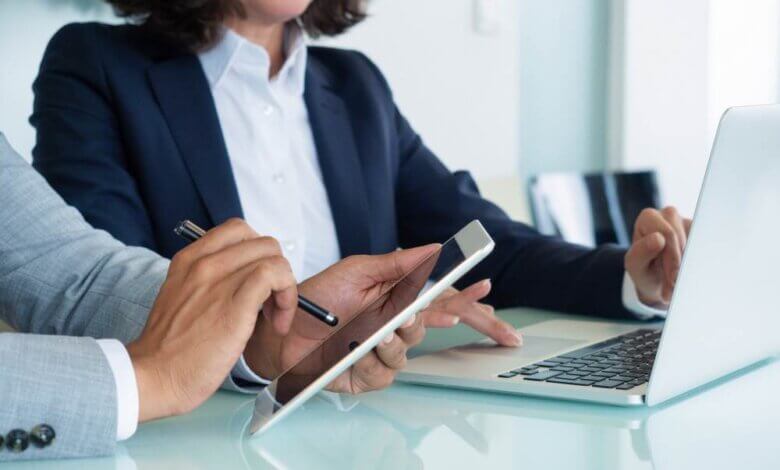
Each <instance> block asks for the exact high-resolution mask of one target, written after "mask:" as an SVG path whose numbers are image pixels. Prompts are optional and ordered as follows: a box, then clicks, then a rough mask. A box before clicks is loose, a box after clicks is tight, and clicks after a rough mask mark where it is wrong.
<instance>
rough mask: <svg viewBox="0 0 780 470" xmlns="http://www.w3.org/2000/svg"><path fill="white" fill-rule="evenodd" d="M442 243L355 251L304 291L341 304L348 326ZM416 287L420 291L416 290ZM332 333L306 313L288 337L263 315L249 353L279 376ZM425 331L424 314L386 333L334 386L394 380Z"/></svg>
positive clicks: (253, 362) (373, 385) (262, 369)
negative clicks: (374, 252)
mask: <svg viewBox="0 0 780 470" xmlns="http://www.w3.org/2000/svg"><path fill="white" fill-rule="evenodd" d="M436 247H437V245H430V246H424V247H420V248H414V249H410V250H401V251H396V252H393V253H390V254H387V255H380V256H352V257H349V258H346V259H344V260H342V261H341V262H339V263H337V264H335V265H333V266H331V267H330V268H328V269H326V270H325V271H323V272H321V273H320V274H318V275H316V276H314V277H312V278H310V279H308V280H306V281H304V282H303V283H301V284H300V285H299V286H298V290H299V292H302V293H304V294H306V295H310V296H311V297H312V298H317V299H318V300H319V301H320V302H321V304H322V305H323V306H326V307H331V308H335V306H338V311H339V315H340V316H341V321H342V324H344V325H346V324H347V323H348V322H349V321H350V319H351V318H352V317H354V316H355V315H356V314H358V313H360V312H362V313H361V315H366V314H368V315H371V314H372V312H370V311H368V312H365V311H364V309H365V308H366V307H369V306H371V308H374V307H375V304H374V301H375V300H376V299H377V298H379V297H380V296H381V295H382V294H383V293H385V292H387V291H388V289H389V287H390V286H391V285H392V284H393V283H394V282H395V281H396V280H398V279H399V278H401V277H403V276H404V275H405V274H406V273H408V272H409V271H411V270H412V268H413V267H414V266H416V265H417V264H418V263H419V262H420V261H421V260H423V259H425V258H426V257H428V255H430V254H431V253H433V252H434V251H435V250H436ZM426 279H427V278H426ZM423 282H424V280H423ZM416 292H417V291H416V290H414V293H415V294H416ZM389 300H390V301H392V300H393V299H392V298H391V299H389ZM330 333H331V330H330V329H329V328H327V327H325V326H324V325H322V324H321V323H320V322H317V321H314V320H313V319H312V318H311V317H308V316H303V315H297V316H296V317H295V320H294V321H293V325H292V328H291V329H290V332H289V333H288V334H287V335H285V336H279V335H278V334H276V333H275V332H274V331H273V329H272V328H271V327H270V326H269V325H268V324H267V323H266V322H265V321H262V320H261V321H259V322H258V323H257V326H256V328H255V333H254V334H253V336H252V339H251V340H250V341H249V344H248V345H247V349H246V351H245V353H244V357H245V359H246V361H247V363H248V364H249V366H250V367H251V368H252V369H253V370H254V371H255V372H256V373H258V375H260V376H262V377H267V378H276V377H277V376H278V375H279V374H280V373H281V372H283V371H284V370H286V369H287V368H289V367H290V366H292V365H294V364H296V363H298V361H299V360H300V359H301V358H302V357H303V356H304V355H305V354H306V353H308V352H309V351H311V350H312V349H314V348H315V347H316V346H318V345H319V344H320V343H321V342H322V340H323V339H325V338H326V337H327V336H328V335H329V334H330ZM424 336H425V327H424V325H423V322H422V319H421V318H420V317H419V316H416V317H414V318H412V319H411V320H410V321H408V322H407V323H406V324H404V325H402V327H401V328H399V329H398V330H396V332H395V333H393V334H391V335H389V336H388V337H387V338H385V339H384V340H383V341H382V342H381V343H380V344H379V346H377V347H376V348H374V350H373V351H372V352H371V353H370V354H367V355H366V356H365V357H363V358H362V359H361V360H360V361H358V362H357V363H356V364H355V365H354V366H352V367H351V368H350V369H348V370H347V371H346V372H344V373H343V374H342V375H340V376H339V377H338V378H337V379H336V380H335V381H333V382H332V383H331V384H330V385H329V386H328V389H329V390H331V391H336V392H345V393H362V392H367V391H370V390H376V389H380V388H384V387H386V386H388V385H390V384H391V383H392V381H393V380H394V379H395V375H396V374H397V372H398V371H399V370H400V369H401V368H403V367H404V365H405V364H406V353H407V351H408V350H409V348H411V347H412V346H415V345H417V344H419V343H420V342H421V341H422V339H423V337H424ZM265 350H271V351H279V352H280V353H279V354H278V355H269V354H266V353H264V351H265ZM334 353H335V354H340V353H341V352H338V351H334ZM326 354H328V352H326ZM327 360H328V358H324V357H323V358H322V360H321V362H322V363H326V362H327ZM311 365H312V368H313V370H312V371H311V372H312V373H319V372H321V370H319V368H318V367H319V365H318V363H313V364H311Z"/></svg>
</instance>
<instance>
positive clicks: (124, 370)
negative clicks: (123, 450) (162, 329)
mask: <svg viewBox="0 0 780 470" xmlns="http://www.w3.org/2000/svg"><path fill="white" fill-rule="evenodd" d="M97 343H98V346H100V349H102V350H103V354H105V356H106V360H107V361H108V366H109V367H110V368H111V372H112V373H113V374H114V384H115V385H116V440H117V441H124V440H125V439H128V438H129V437H130V436H132V435H133V434H135V430H136V429H137V428H138V385H137V384H136V381H135V369H133V362H132V361H131V360H130V355H129V354H128V353H127V349H125V346H124V345H123V344H122V343H121V342H119V341H117V340H115V339H99V340H97Z"/></svg>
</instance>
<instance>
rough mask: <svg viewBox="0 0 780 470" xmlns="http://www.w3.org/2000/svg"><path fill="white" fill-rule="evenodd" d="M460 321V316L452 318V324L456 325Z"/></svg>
mask: <svg viewBox="0 0 780 470" xmlns="http://www.w3.org/2000/svg"><path fill="white" fill-rule="evenodd" d="M458 323H460V317H452V319H451V320H450V324H452V326H455V325H457V324H458Z"/></svg>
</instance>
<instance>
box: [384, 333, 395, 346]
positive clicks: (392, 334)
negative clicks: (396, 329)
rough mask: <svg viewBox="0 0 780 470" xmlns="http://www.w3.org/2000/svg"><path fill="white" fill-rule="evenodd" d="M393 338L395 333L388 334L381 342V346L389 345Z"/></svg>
mask: <svg viewBox="0 0 780 470" xmlns="http://www.w3.org/2000/svg"><path fill="white" fill-rule="evenodd" d="M394 336H395V333H390V334H389V335H387V337H386V338H385V339H383V340H382V344H390V343H392V342H393V337H394Z"/></svg>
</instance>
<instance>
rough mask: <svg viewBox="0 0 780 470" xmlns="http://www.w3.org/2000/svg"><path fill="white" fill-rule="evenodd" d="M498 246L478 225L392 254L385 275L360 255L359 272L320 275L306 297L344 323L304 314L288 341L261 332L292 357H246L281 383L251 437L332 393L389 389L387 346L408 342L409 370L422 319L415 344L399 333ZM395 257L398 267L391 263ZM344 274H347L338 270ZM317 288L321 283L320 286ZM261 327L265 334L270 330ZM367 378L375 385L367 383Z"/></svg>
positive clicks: (264, 398) (260, 403)
mask: <svg viewBox="0 0 780 470" xmlns="http://www.w3.org/2000/svg"><path fill="white" fill-rule="evenodd" d="M493 247H494V243H493V240H492V239H491V238H490V236H489V235H488V234H487V232H486V231H485V229H484V228H483V227H482V225H481V224H480V223H479V222H478V221H474V222H472V223H470V224H469V225H467V226H466V227H465V228H463V229H462V230H461V231H460V232H458V233H457V234H456V235H455V236H454V237H453V238H451V239H450V240H448V241H447V242H446V243H444V244H443V245H431V246H427V247H421V248H417V249H413V250H406V251H402V252H395V253H391V254H389V255H385V256H389V257H392V258H385V262H384V263H380V264H382V265H383V268H382V269H380V271H381V275H378V274H377V273H373V272H369V273H367V272H365V271H363V272H360V269H361V268H360V265H361V264H363V265H366V266H370V264H371V263H366V261H368V260H367V259H366V258H364V257H363V258H362V259H361V257H358V258H357V259H356V260H355V261H353V262H354V266H348V263H349V259H347V260H345V261H343V262H342V263H339V265H340V264H346V265H347V267H346V268H345V267H340V266H339V265H336V266H334V267H332V268H330V269H328V270H326V271H325V272H324V273H323V274H327V275H324V276H322V279H319V280H318V279H317V277H318V276H315V277H314V278H312V279H311V280H310V281H311V282H312V283H311V284H310V285H309V286H306V283H304V284H303V285H301V287H300V290H301V292H304V293H306V295H307V296H310V297H311V298H315V299H316V301H317V302H318V303H320V304H321V305H323V306H324V307H325V308H328V309H330V310H332V311H334V313H336V314H337V315H338V316H339V318H340V319H341V322H340V324H339V327H338V328H337V329H335V330H333V329H327V328H324V327H323V326H322V325H318V324H316V322H314V321H312V319H310V318H306V317H304V316H302V315H297V316H296V317H295V320H294V322H293V327H292V330H291V334H290V335H287V336H285V337H283V338H274V337H273V333H271V332H266V331H259V332H257V331H256V333H255V335H253V336H254V337H257V338H259V341H262V342H263V344H264V346H265V347H267V346H268V344H269V343H265V342H264V341H272V342H273V341H277V342H278V344H275V345H274V346H273V347H271V348H270V349H271V350H276V351H285V352H283V353H282V355H281V356H280V358H279V360H278V361H274V360H272V359H271V358H265V359H264V358H263V357H262V355H258V356H255V355H254V354H250V355H249V356H250V357H247V361H248V362H249V364H250V366H252V367H253V368H254V369H255V370H256V371H258V372H260V373H263V374H266V376H268V374H269V373H270V374H271V376H272V377H275V380H274V381H273V382H272V383H271V384H270V385H268V386H267V387H266V388H265V389H264V390H263V391H262V392H261V393H260V394H259V395H258V397H257V399H256V401H255V408H254V413H253V417H252V421H251V423H250V433H252V434H254V433H256V432H258V431H265V430H267V429H268V428H269V427H271V426H272V425H273V424H274V423H276V422H278V421H280V420H281V419H283V417H284V416H286V415H287V414H288V413H290V412H292V411H293V410H294V409H296V408H297V407H299V406H300V405H301V404H303V403H304V402H305V401H306V400H308V399H309V398H310V397H312V396H313V395H314V394H316V393H317V392H318V391H320V390H322V389H323V388H325V387H328V386H329V388H331V389H332V390H335V391H345V392H351V393H356V392H360V391H365V390H364V389H373V388H379V387H381V386H386V385H389V383H390V382H391V381H392V379H393V377H394V375H395V372H391V373H390V374H387V373H383V372H384V371H383V370H382V367H383V364H384V365H386V363H385V362H382V361H383V359H384V360H387V361H388V362H391V363H392V361H393V357H392V356H391V355H392V354H393V352H392V351H388V350H387V349H388V346H390V345H392V344H393V342H394V341H399V340H400V341H403V344H401V343H396V344H397V350H396V352H395V354H397V355H396V356H395V357H396V358H397V360H398V364H397V365H399V367H400V366H402V365H403V361H404V360H405V354H406V349H407V347H408V345H411V344H416V342H419V341H420V340H421V339H422V333H423V329H422V327H421V326H419V327H418V328H419V330H415V329H414V328H415V325H416V324H419V323H420V322H421V320H420V319H418V320H416V321H415V323H414V324H413V325H412V326H410V328H412V329H411V330H409V332H408V335H409V336H410V337H409V338H406V339H404V336H406V335H407V332H405V331H403V330H401V331H400V332H399V333H394V331H396V330H397V329H398V328H399V327H401V326H402V325H404V324H405V323H406V322H408V321H409V320H410V319H412V318H413V317H414V316H415V314H416V313H417V312H419V311H420V310H422V309H423V308H425V307H426V306H427V305H428V304H430V303H431V301H433V300H434V299H435V298H436V297H438V296H439V295H440V294H441V293H442V292H444V290H446V289H447V288H448V287H450V286H451V285H452V284H453V283H454V282H455V281H457V280H458V279H459V278H460V277H462V276H463V275H464V274H465V273H466V272H468V271H469V270H470V269H471V268H472V267H474V266H475V265H476V264H477V263H479V262H480V261H481V260H482V259H484V258H485V257H486V256H487V255H488V254H489V253H490V252H491V251H492V249H493ZM378 258H381V257H378ZM388 259H391V260H393V262H392V263H387V260H388ZM380 261H381V259H380ZM338 269H342V270H343V272H341V273H339V272H338V271H331V270H338ZM349 272H352V273H353V274H348V273H349ZM324 279H327V281H325V280H324ZM366 279H369V280H371V281H366ZM308 282H309V281H307V283H308ZM318 282H321V283H322V284H320V285H318ZM356 282H357V284H356ZM307 289H312V292H311V293H309V292H308V291H307ZM262 323H263V322H260V323H259V326H258V328H261V329H262V328H263V325H262ZM417 331H418V332H417ZM258 333H260V334H258ZM396 334H397V335H398V336H397V337H396V336H395V335H396ZM391 335H392V336H391ZM417 335H419V337H417ZM388 338H390V342H389V343H385V345H384V346H382V345H381V343H382V341H383V340H386V339H388ZM407 342H408V343H407ZM282 346H283V347H282ZM277 347H278V348H279V349H276V348H277ZM374 348H377V349H376V350H374ZM258 350H259V348H258ZM383 350H384V351H383ZM301 351H305V352H303V353H302V352H301ZM383 355H384V356H385V357H382V356H383ZM401 356H403V358H404V359H401V358H400V357H401ZM361 364H362V365H363V366H365V367H366V369H365V373H364V374H362V375H361V374H360V372H359V369H360V365H361ZM279 372H281V373H280V374H279ZM277 374H279V375H277ZM363 379H366V380H371V381H373V382H372V383H361V381H362V380H363ZM385 381H386V383H384V382H385Z"/></svg>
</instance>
